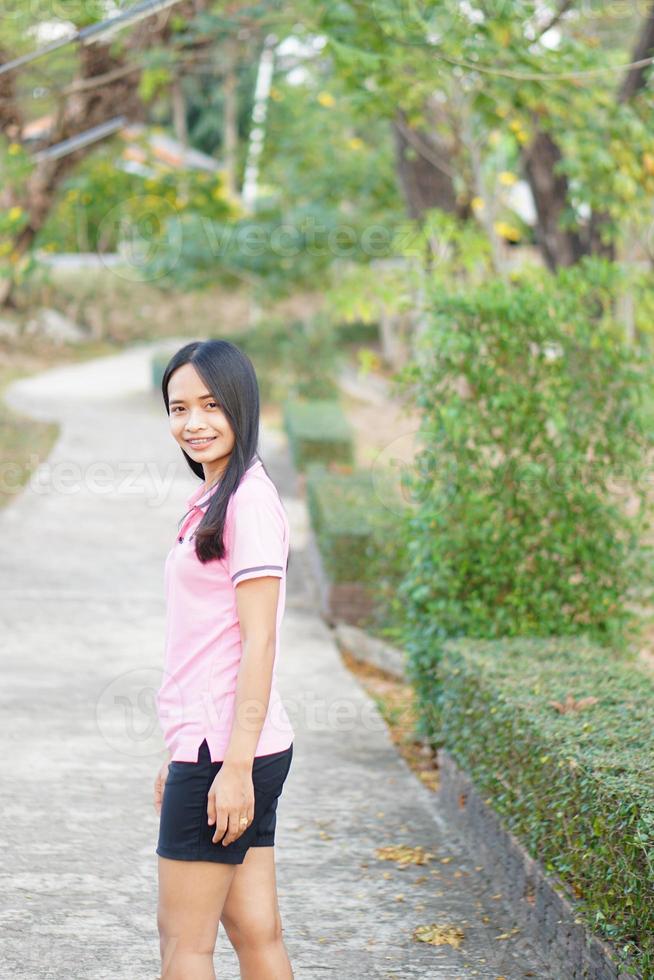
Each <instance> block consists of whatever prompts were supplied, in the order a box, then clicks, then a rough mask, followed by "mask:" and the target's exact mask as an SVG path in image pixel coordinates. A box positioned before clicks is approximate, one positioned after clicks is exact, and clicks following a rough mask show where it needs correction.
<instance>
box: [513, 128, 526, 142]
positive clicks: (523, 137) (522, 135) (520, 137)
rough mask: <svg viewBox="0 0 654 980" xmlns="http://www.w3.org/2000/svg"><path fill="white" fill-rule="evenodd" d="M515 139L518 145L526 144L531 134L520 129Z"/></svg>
mask: <svg viewBox="0 0 654 980" xmlns="http://www.w3.org/2000/svg"><path fill="white" fill-rule="evenodd" d="M515 138H516V139H517V141H518V143H526V142H527V140H528V139H529V133H528V132H527V131H526V130H525V129H519V130H518V131H517V132H516V134H515Z"/></svg>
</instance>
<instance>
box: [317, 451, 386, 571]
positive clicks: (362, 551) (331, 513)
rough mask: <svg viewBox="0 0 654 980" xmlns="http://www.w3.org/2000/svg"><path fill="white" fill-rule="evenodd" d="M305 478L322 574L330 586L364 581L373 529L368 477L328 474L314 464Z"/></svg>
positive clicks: (327, 470) (362, 473)
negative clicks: (335, 583) (326, 575)
mask: <svg viewBox="0 0 654 980" xmlns="http://www.w3.org/2000/svg"><path fill="white" fill-rule="evenodd" d="M306 474H307V480H306V492H307V507H308V509H309V516H310V518H311V525H312V527H313V529H314V531H315V533H316V539H317V542H318V547H319V549H320V553H321V555H322V559H323V562H324V565H325V571H326V572H327V574H328V576H329V578H330V579H331V581H332V582H365V581H367V580H368V578H369V574H368V562H369V557H370V556H369V552H370V549H371V547H372V539H373V531H374V526H375V525H374V520H373V515H372V509H371V504H372V503H373V502H374V500H375V497H374V492H373V486H372V482H371V479H370V473H369V472H367V471H365V470H364V471H354V472H351V473H331V472H330V471H329V469H328V468H327V466H326V465H325V464H324V463H317V462H313V463H310V464H308V466H307V468H306Z"/></svg>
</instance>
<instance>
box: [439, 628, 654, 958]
mask: <svg viewBox="0 0 654 980" xmlns="http://www.w3.org/2000/svg"><path fill="white" fill-rule="evenodd" d="M438 673H439V674H440V684H439V685H438V687H439V695H438V697H439V707H440V715H441V720H442V732H443V741H444V744H445V746H446V747H447V749H448V751H449V752H450V754H451V755H452V756H453V758H454V759H455V760H456V762H457V763H458V764H459V765H460V766H461V767H462V768H463V769H465V770H467V771H468V772H469V773H470V775H471V777H472V778H473V780H474V782H475V783H476V785H477V787H478V788H479V789H480V790H481V791H482V792H483V793H484V794H486V796H487V797H488V799H487V802H489V803H490V804H492V806H493V807H494V809H495V810H496V811H497V813H498V814H499V815H500V817H501V820H502V822H503V823H504V825H505V827H506V828H507V829H508V830H510V831H511V832H512V833H514V834H515V835H516V836H517V837H518V838H519V839H520V840H521V841H522V843H523V844H524V845H525V847H526V848H527V850H528V851H529V852H530V854H531V855H532V856H533V857H534V858H537V859H538V860H539V861H540V862H541V863H542V864H543V865H544V867H545V869H546V870H547V871H550V872H554V873H556V874H557V875H558V876H559V878H560V879H561V881H563V882H564V883H566V884H567V886H568V887H569V889H570V890H571V892H572V899H573V901H574V904H575V905H576V907H577V908H578V911H579V913H580V914H581V915H583V917H584V919H585V920H586V922H587V923H588V925H589V926H591V927H592V929H594V930H595V931H596V932H597V934H599V935H601V936H602V937H603V938H605V939H609V940H611V941H612V942H613V943H615V945H616V947H617V948H618V949H619V950H621V951H624V952H625V953H626V954H629V956H630V957H631V962H632V963H635V964H636V966H637V967H639V968H642V974H636V975H642V977H651V976H654V903H652V894H653V893H654V867H653V866H652V854H654V761H653V760H654V734H653V731H654V730H653V728H652V717H654V678H652V676H651V675H650V674H648V673H646V672H645V669H644V668H643V667H639V666H638V664H636V663H634V662H633V661H632V660H630V659H628V658H626V657H625V658H616V657H610V656H607V653H606V651H605V650H604V649H603V648H601V647H597V646H596V645H593V644H592V643H590V642H588V641H587V640H585V639H583V638H569V639H539V638H519V637H516V638H513V639H511V640H497V641H489V640H463V639H462V640H456V641H454V640H451V641H449V642H447V643H445V644H444V645H443V648H442V657H441V660H440V663H439V666H438ZM588 697H594V698H597V702H596V703H594V704H587V705H586V706H585V707H584V706H583V704H582V705H580V704H579V702H580V701H582V699H584V698H588ZM570 699H572V701H570ZM552 702H556V705H558V707H557V706H556V705H553V704H552ZM622 975H623V974H622V973H621V976H622ZM631 975H633V974H631Z"/></svg>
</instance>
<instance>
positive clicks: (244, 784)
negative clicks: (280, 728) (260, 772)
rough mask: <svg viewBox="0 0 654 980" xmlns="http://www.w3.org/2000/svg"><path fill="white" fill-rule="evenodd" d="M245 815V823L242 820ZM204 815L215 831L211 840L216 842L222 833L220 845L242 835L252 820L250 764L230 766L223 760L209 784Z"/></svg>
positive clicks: (252, 797) (252, 790)
mask: <svg viewBox="0 0 654 980" xmlns="http://www.w3.org/2000/svg"><path fill="white" fill-rule="evenodd" d="M243 817H246V818H247V822H245V821H243V822H241V821H242V818H243ZM207 818H208V823H209V825H211V824H212V823H215V825H216V830H215V833H214V835H213V837H212V839H211V842H212V844H217V843H218V841H220V838H221V837H222V836H223V834H225V831H227V833H226V834H225V839H224V840H223V841H222V844H223V845H224V846H226V845H227V844H231V843H232V841H234V840H236V839H237V838H238V837H240V836H241V834H242V833H243V831H244V830H247V828H248V827H249V826H250V824H251V823H252V821H253V819H254V785H253V783H252V766H251V765H250V766H247V767H246V766H241V765H231V764H230V763H228V762H223V764H222V766H221V767H220V769H219V770H218V772H217V774H216V778H215V779H214V781H213V783H212V784H211V788H210V790H209V795H208V797H207Z"/></svg>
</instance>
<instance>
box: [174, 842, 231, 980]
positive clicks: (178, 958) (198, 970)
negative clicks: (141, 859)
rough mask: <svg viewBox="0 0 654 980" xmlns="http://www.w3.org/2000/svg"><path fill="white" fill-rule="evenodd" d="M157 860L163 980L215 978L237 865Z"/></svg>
mask: <svg viewBox="0 0 654 980" xmlns="http://www.w3.org/2000/svg"><path fill="white" fill-rule="evenodd" d="M217 846H220V845H217ZM158 860H159V865H158V874H159V904H158V908H157V926H158V928H159V942H160V948H161V980H215V977H216V974H215V971H214V968H213V954H214V950H215V948H216V937H217V935H218V924H219V922H220V913H221V910H222V907H223V903H224V901H225V898H226V896H227V893H228V891H229V887H230V885H231V883H232V879H233V877H234V874H235V872H236V870H237V868H238V867H239V865H237V864H221V863H217V862H215V861H173V860H172V859H170V858H164V857H161V856H159V859H158Z"/></svg>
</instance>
